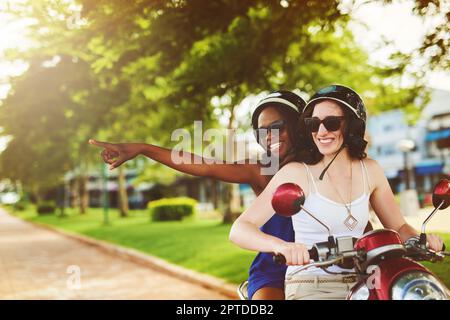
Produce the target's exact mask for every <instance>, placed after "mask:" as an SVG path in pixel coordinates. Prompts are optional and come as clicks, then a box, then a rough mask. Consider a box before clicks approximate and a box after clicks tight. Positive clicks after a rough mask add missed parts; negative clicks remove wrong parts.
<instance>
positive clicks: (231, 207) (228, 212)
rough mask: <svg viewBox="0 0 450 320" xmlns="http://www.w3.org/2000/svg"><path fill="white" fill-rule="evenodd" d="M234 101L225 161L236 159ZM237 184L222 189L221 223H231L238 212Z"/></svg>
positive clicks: (228, 127) (227, 185)
mask: <svg viewBox="0 0 450 320" xmlns="http://www.w3.org/2000/svg"><path fill="white" fill-rule="evenodd" d="M235 102H236V101H235V100H233V102H232V105H231V110H230V111H231V115H230V119H229V122H228V126H227V129H228V130H227V141H226V155H225V156H226V161H231V162H234V161H236V159H235V158H236V153H235V148H236V143H235V136H234V135H235V128H234V107H235V105H236V103H235ZM236 187H238V186H233V185H231V184H226V187H225V191H224V193H225V194H224V202H225V210H224V213H223V220H222V221H223V223H232V222H233V221H234V219H235V214H236V213H238V211H239V209H240V208H236V204H237V203H238V202H240V199H236V197H239V189H236Z"/></svg>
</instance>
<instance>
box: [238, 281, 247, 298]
mask: <svg viewBox="0 0 450 320" xmlns="http://www.w3.org/2000/svg"><path fill="white" fill-rule="evenodd" d="M236 290H237V294H238V296H239V299H241V300H249V299H248V281H247V280H245V281H244V282H242V283H241V284H240V285H239V286H238V287H237V289H236Z"/></svg>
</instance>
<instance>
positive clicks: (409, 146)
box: [397, 139, 416, 190]
mask: <svg viewBox="0 0 450 320" xmlns="http://www.w3.org/2000/svg"><path fill="white" fill-rule="evenodd" d="M415 147H416V144H415V143H414V141H413V140H411V139H402V140H400V141H399V142H398V143H397V149H399V150H400V151H401V152H403V166H404V172H405V189H406V190H409V189H410V188H411V185H410V170H409V165H408V155H409V153H410V152H411V151H412V150H414V148H415Z"/></svg>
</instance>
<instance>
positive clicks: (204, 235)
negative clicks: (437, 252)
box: [6, 206, 450, 288]
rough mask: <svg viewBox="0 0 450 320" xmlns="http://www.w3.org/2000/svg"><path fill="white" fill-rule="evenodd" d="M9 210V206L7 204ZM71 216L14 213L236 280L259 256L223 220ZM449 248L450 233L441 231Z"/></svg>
mask: <svg viewBox="0 0 450 320" xmlns="http://www.w3.org/2000/svg"><path fill="white" fill-rule="evenodd" d="M6 209H8V211H11V210H9V208H6ZM66 212H67V216H65V217H59V216H55V215H49V216H37V215H36V213H35V211H34V208H33V207H31V206H30V207H29V209H27V210H26V211H21V212H15V213H14V214H15V215H16V216H19V217H21V218H23V219H26V220H30V221H36V222H40V223H44V224H48V225H52V226H54V227H57V228H60V229H64V230H69V231H72V232H77V233H81V234H84V235H87V236H90V237H93V238H97V239H101V240H106V241H109V242H113V243H116V244H120V245H122V246H125V247H130V248H134V249H137V250H140V251H142V252H146V253H149V254H152V255H155V256H158V257H160V258H163V259H165V260H167V261H170V262H172V263H174V264H178V265H181V266H183V267H186V268H189V269H193V270H196V271H199V272H203V273H208V274H211V275H214V276H216V277H219V278H223V279H226V280H228V281H229V282H232V283H239V282H241V281H243V280H245V279H246V278H247V274H248V268H249V266H250V263H251V261H252V260H253V258H254V256H255V254H254V253H253V252H250V251H245V250H242V249H240V248H238V247H236V246H235V245H233V244H232V243H231V242H229V241H228V233H229V230H230V227H231V226H230V225H223V224H221V222H220V221H219V220H195V219H189V220H185V221H181V222H179V221H177V222H150V218H149V215H148V213H147V211H145V210H133V211H131V214H130V216H129V217H127V218H119V216H118V211H117V210H114V209H111V210H110V211H109V220H110V225H108V226H105V225H103V212H102V210H101V209H93V208H91V209H89V212H88V213H87V214H85V215H80V214H78V213H77V210H73V209H67V210H66ZM441 236H442V237H443V239H444V241H445V242H446V243H447V247H450V234H441ZM424 265H425V266H426V267H427V268H429V269H431V270H432V271H433V272H434V273H435V274H436V275H437V276H438V277H439V278H440V279H441V280H443V281H444V283H445V284H446V285H447V287H449V288H450V259H447V260H446V261H445V262H441V263H425V264H424Z"/></svg>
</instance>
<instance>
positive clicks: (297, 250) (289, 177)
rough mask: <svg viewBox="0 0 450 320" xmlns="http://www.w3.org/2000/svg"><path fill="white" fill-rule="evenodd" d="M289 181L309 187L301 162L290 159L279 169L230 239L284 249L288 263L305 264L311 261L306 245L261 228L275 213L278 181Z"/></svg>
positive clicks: (249, 246) (264, 248)
mask: <svg viewBox="0 0 450 320" xmlns="http://www.w3.org/2000/svg"><path fill="white" fill-rule="evenodd" d="M287 182H293V183H297V184H301V185H302V187H303V188H307V187H308V186H306V185H305V183H307V179H306V175H305V173H304V170H303V166H302V165H301V164H299V163H295V162H291V163H289V164H287V165H285V166H284V167H283V168H282V169H280V171H278V172H277V174H276V175H275V176H274V177H273V178H272V180H271V181H270V182H269V184H268V185H267V187H266V188H265V189H264V191H263V192H262V193H261V194H260V195H259V196H258V198H256V200H255V201H254V202H253V203H252V204H251V205H250V207H249V208H248V209H247V210H245V211H244V212H243V213H242V214H241V215H240V216H239V217H238V218H237V220H236V221H235V222H234V224H233V226H232V228H231V230H230V235H229V239H230V241H232V242H233V243H235V244H236V245H238V246H240V247H241V248H244V249H248V250H253V251H259V252H273V253H277V254H279V253H281V254H283V255H284V256H285V258H286V262H287V264H288V265H289V264H294V265H296V264H304V263H307V262H309V254H308V251H307V250H306V247H305V246H304V245H302V244H296V243H288V242H285V241H283V240H281V239H280V238H277V237H274V236H271V235H268V234H266V233H264V232H262V231H261V230H260V229H259V227H261V226H262V225H263V224H264V223H266V222H267V221H268V220H269V219H270V218H271V217H272V216H273V215H274V209H273V208H272V195H273V193H274V192H275V190H276V188H277V187H278V186H279V185H281V184H283V183H287ZM305 190H307V189H305Z"/></svg>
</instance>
